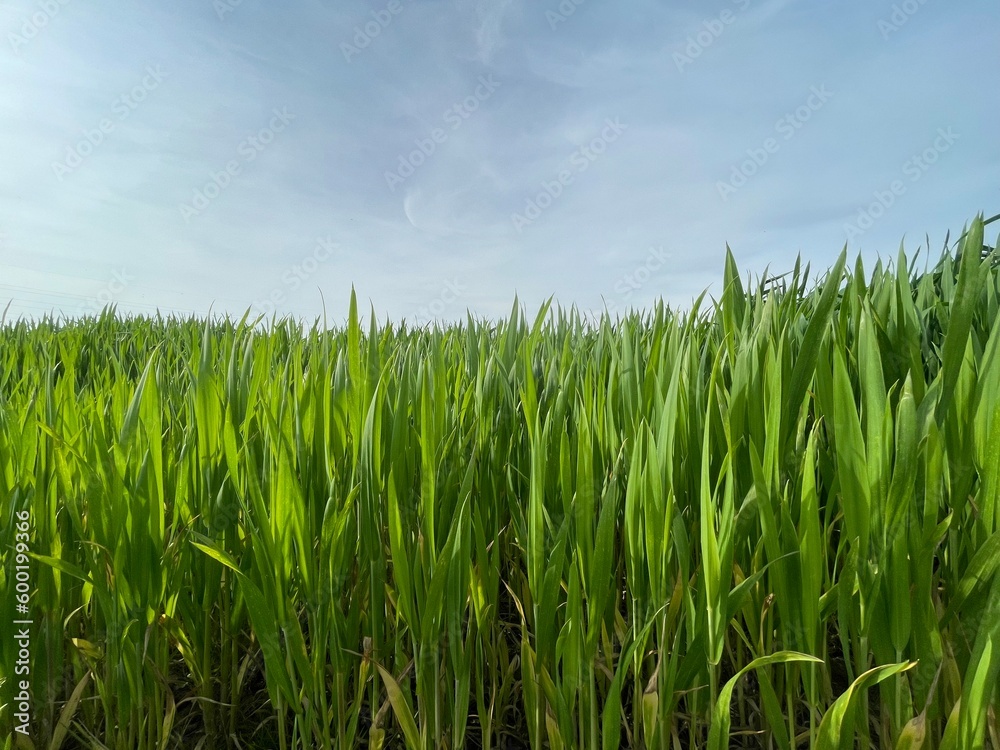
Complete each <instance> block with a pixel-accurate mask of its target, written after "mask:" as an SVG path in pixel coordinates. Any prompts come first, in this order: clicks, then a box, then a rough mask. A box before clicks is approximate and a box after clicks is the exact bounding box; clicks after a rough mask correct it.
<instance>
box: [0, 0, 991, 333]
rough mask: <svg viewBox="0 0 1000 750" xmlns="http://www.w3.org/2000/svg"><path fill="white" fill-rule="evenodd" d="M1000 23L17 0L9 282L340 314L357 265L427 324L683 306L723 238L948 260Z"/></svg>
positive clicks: (748, 0) (972, 7)
mask: <svg viewBox="0 0 1000 750" xmlns="http://www.w3.org/2000/svg"><path fill="white" fill-rule="evenodd" d="M998 32H1000V5H998V4H997V3H996V2H995V0H991V1H989V2H988V1H986V0H970V1H969V2H963V3H952V4H945V3H944V2H943V1H942V0H924V1H923V2H921V1H920V0H907V2H903V3H899V2H890V1H889V0H876V1H875V2H872V1H871V0H866V2H861V1H860V0H851V1H850V2H844V3H837V4H832V3H831V4H825V3H824V4H821V3H807V2H794V1H792V0H718V2H711V3H694V2H669V3H668V2H652V0H622V1H621V2H616V3H610V2H598V1H597V0H563V2H562V3H560V2H558V1H557V0H543V1H541V2H532V3H529V2H527V1H526V0H493V1H492V2H474V1H473V0H468V1H465V2H458V1H457V0H455V1H452V2H446V1H445V0H384V1H383V0H375V1H374V2H369V3H361V2H353V1H351V0H341V1H339V2H336V3H334V2H326V1H323V2H320V1H318V0H313V1H310V2H303V1H298V0H291V1H290V2H288V3H283V4H278V3H265V2H262V1H259V0H242V1H240V0H216V1H215V2H213V1H212V0H177V1H176V2H171V3H169V4H168V3H163V2H160V3H152V2H142V1H138V2H133V3H129V4H119V3H114V4H112V3H109V2H103V1H101V0H93V1H92V2H84V0H35V1H34V2H29V1H27V0H14V1H13V2H4V3H3V5H2V6H0V33H2V37H3V38H0V133H2V134H3V137H2V138H0V308H2V307H3V306H5V305H6V304H7V302H8V301H12V302H11V307H10V312H9V313H8V317H9V316H11V315H15V316H17V315H30V316H37V315H40V314H42V313H43V312H45V311H49V310H55V311H57V312H62V313H64V314H66V315H78V314H80V313H81V312H89V311H91V310H93V309H95V308H98V307H100V306H101V304H102V303H104V302H113V303H115V304H117V305H118V307H119V309H120V310H123V311H129V312H134V313H152V312H153V311H155V310H156V309H160V310H162V311H164V312H174V311H176V312H184V313H190V312H196V313H199V314H205V313H206V312H207V311H208V310H209V308H210V307H211V309H212V310H213V311H215V312H230V313H233V314H235V315H240V314H242V313H243V311H244V310H246V309H247V308H248V307H251V306H252V307H253V309H254V310H255V311H258V312H267V313H269V312H272V311H274V312H276V313H277V314H278V315H294V316H304V317H306V318H308V319H310V320H311V319H313V318H315V317H316V316H319V315H321V314H322V309H323V308H322V298H321V296H320V292H321V291H322V294H323V296H324V297H325V300H326V305H327V311H328V314H329V317H330V318H331V320H337V319H343V316H344V314H345V312H346V307H347V299H348V295H349V293H350V288H351V286H352V284H353V285H354V286H355V287H356V289H357V291H358V295H359V299H360V300H361V301H362V302H363V303H364V304H365V306H367V305H368V304H369V303H370V304H372V305H374V308H375V310H376V312H377V313H378V315H379V317H380V318H384V317H390V318H393V319H396V320H398V319H400V318H404V317H405V318H406V319H407V320H410V321H416V322H423V321H425V320H427V319H429V318H441V319H454V318H461V317H464V315H465V311H466V309H469V310H471V311H472V312H473V314H475V315H477V316H490V317H496V316H501V315H504V314H505V313H506V312H507V311H509V309H510V306H511V303H512V301H513V298H514V295H515V293H516V294H517V295H518V297H519V299H520V300H521V301H522V302H524V303H525V304H526V305H527V306H528V308H529V310H530V309H532V308H534V307H536V306H537V305H538V304H540V303H541V302H542V301H543V300H544V299H546V298H547V297H549V296H550V295H555V298H556V300H557V301H559V302H560V303H562V304H563V305H567V306H568V305H571V304H575V305H577V306H578V307H579V308H580V309H582V310H585V311H591V310H597V309H601V308H603V307H604V306H605V305H607V307H608V308H609V309H611V310H614V311H617V310H624V309H626V308H629V307H643V306H648V305H650V304H651V303H652V302H653V301H654V300H656V299H657V298H660V297H662V298H664V299H665V300H667V301H668V302H670V303H671V304H673V305H675V306H685V305H687V304H689V303H690V302H691V300H692V298H693V297H695V296H697V295H698V294H699V293H700V292H701V291H702V290H704V289H706V288H708V289H709V290H710V292H711V291H716V292H717V291H718V289H719V284H720V281H721V276H722V268H723V258H724V254H725V249H726V244H727V243H728V244H729V245H730V246H731V248H732V250H733V252H734V254H735V256H736V258H737V261H738V263H739V265H740V268H741V270H743V271H744V274H745V273H747V272H750V273H753V274H759V273H762V272H763V271H764V270H765V268H766V267H768V266H769V267H770V268H771V270H773V271H777V272H783V271H785V270H787V269H789V268H790V267H791V265H792V264H793V263H794V260H795V257H796V255H797V254H801V255H802V257H803V259H804V260H805V261H808V262H810V263H811V264H812V267H813V269H814V270H823V269H826V268H827V267H829V265H830V264H831V263H832V262H833V261H834V260H835V258H836V256H837V254H838V253H839V252H840V250H841V248H842V247H843V246H844V244H845V242H847V243H848V247H849V251H850V253H851V256H852V257H853V256H854V254H855V253H857V252H861V253H862V254H863V255H864V257H865V258H866V260H869V259H871V260H873V259H874V258H875V257H876V255H877V254H879V253H881V254H882V255H883V257H889V256H894V255H895V253H896V251H897V249H898V247H899V243H900V241H901V240H904V239H905V246H906V247H907V248H908V249H909V250H910V251H911V252H912V251H915V250H916V249H917V247H918V246H921V245H923V246H925V247H926V236H927V235H929V237H930V242H931V247H932V251H933V254H934V256H935V257H936V256H937V253H938V252H939V251H940V248H941V245H942V243H943V241H944V237H945V232H946V231H948V230H949V229H950V230H951V231H952V233H953V235H954V234H956V233H957V232H959V231H960V230H961V228H962V226H963V224H964V223H965V222H966V221H967V220H968V219H970V218H971V217H972V216H974V215H975V214H976V213H978V212H980V211H982V212H984V213H985V214H986V215H988V216H989V215H992V214H994V213H997V212H1000V179H998V176H1000V138H998V137H997V133H998V132H1000V130H998V123H1000V99H998V97H997V96H996V77H997V73H998V72H1000V46H998V45H997V39H998V38H1000V35H998ZM992 229H993V230H994V231H993V232H992V234H991V241H992V239H993V238H995V234H996V232H995V227H992ZM925 253H926V250H925V251H924V255H923V256H922V257H926V254H925ZM869 262H870V260H869Z"/></svg>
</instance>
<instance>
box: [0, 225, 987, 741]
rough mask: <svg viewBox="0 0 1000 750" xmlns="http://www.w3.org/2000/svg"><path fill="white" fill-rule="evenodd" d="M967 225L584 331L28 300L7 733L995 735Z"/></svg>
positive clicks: (5, 596) (1, 430)
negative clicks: (936, 242) (130, 311)
mask: <svg viewBox="0 0 1000 750" xmlns="http://www.w3.org/2000/svg"><path fill="white" fill-rule="evenodd" d="M986 239H988V238H984V224H983V221H982V218H979V219H977V220H976V221H974V222H973V223H972V224H971V225H970V227H969V229H968V232H967V233H966V234H965V235H964V237H963V239H962V241H961V243H960V247H959V248H958V250H959V252H958V253H956V252H951V253H947V252H946V253H945V254H943V255H942V258H941V260H940V262H937V261H936V260H935V262H934V263H931V264H930V265H931V266H933V268H930V269H929V270H927V271H921V270H917V269H916V268H915V267H914V265H915V264H913V263H911V262H910V261H908V260H907V258H906V257H905V255H904V253H903V252H902V251H900V253H899V256H898V258H896V259H895V260H893V261H892V262H891V263H886V264H882V263H880V264H878V265H877V266H876V267H875V268H874V269H863V268H862V264H861V262H860V260H859V261H857V263H856V264H854V267H853V268H852V267H851V266H850V265H849V264H848V263H847V255H846V252H845V254H844V255H842V256H841V258H840V260H839V261H838V262H837V264H836V265H835V266H834V267H833V269H832V270H830V271H829V272H828V273H826V274H825V275H824V276H822V277H821V278H819V279H817V280H816V281H813V279H812V278H811V277H810V274H808V272H806V271H804V270H802V269H800V268H798V267H796V269H795V270H794V272H792V273H791V274H789V275H787V276H785V277H783V278H782V279H781V280H779V281H778V282H769V283H766V284H764V283H762V284H759V285H758V286H757V288H756V289H747V288H745V287H744V285H743V283H741V280H740V276H739V273H738V270H737V268H736V265H735V263H734V262H733V260H732V257H731V256H730V257H729V258H728V259H727V263H726V267H725V286H724V291H723V292H722V293H721V295H720V297H719V299H718V300H713V299H710V298H705V297H703V298H702V299H699V300H698V301H697V302H696V303H694V305H693V308H692V309H690V310H686V311H684V312H675V311H672V310H670V309H668V308H666V307H664V306H658V307H656V308H655V309H653V310H651V311H648V312H646V313H643V314H641V315H638V314H633V315H630V316H628V317H624V318H621V319H619V320H610V319H607V318H605V319H603V320H600V321H598V322H597V323H596V324H594V323H592V322H589V321H585V320H582V319H581V317H580V316H579V315H578V314H577V313H575V312H573V311H567V310H563V309H556V308H549V306H548V305H546V306H544V307H543V308H542V309H541V310H539V311H538V312H537V314H532V315H530V316H528V317H525V315H524V312H523V311H522V310H521V309H520V307H519V306H518V305H517V304H516V303H515V305H514V309H513V310H512V312H511V314H510V316H509V317H508V318H507V319H506V320H503V321H500V322H489V321H478V320H473V319H469V320H468V321H467V322H466V323H463V324H461V325H453V326H448V327H443V328H442V327H436V328H426V329H420V330H409V329H406V328H401V327H398V326H392V325H389V324H379V323H378V322H377V321H376V319H375V317H374V315H373V316H372V317H371V320H370V323H364V322H363V321H362V320H361V319H360V318H359V313H358V309H357V304H356V302H355V300H354V299H352V300H351V304H350V314H349V319H348V322H347V324H346V325H345V326H343V327H341V328H340V329H338V330H334V331H326V330H325V329H324V328H323V327H322V326H321V325H317V326H316V327H314V328H313V329H312V330H305V331H303V330H301V329H300V328H299V326H297V325H296V324H293V323H291V322H285V323H278V324H276V325H273V326H268V327H267V328H266V329H265V328H262V327H260V326H254V325H252V321H251V322H248V321H247V320H246V319H244V320H242V321H238V322H237V321H230V320H217V321H211V322H205V321H198V320H177V319H149V318H128V319H123V318H121V317H116V316H115V315H114V314H112V313H111V312H110V311H109V312H106V313H105V314H104V315H102V316H100V317H97V318H90V319H86V320H82V321H73V322H58V321H53V320H43V321H40V322H35V323H28V322H24V321H18V322H11V321H7V322H6V324H5V325H4V326H3V327H2V328H0V602H2V603H3V611H2V612H0V679H2V681H3V684H2V686H0V728H2V729H3V731H4V735H3V736H2V737H0V748H6V749H8V750H9V748H12V747H22V746H24V747H28V746H33V747H35V748H52V750H56V749H57V748H63V749H64V750H65V749H67V748H111V749H112V750H152V749H153V748H164V749H166V748H201V749H202V750H217V749H220V748H243V749H247V750H251V749H264V748H267V749H269V750H270V749H272V748H278V749H280V750H290V749H292V748H295V749H302V750H305V749H306V748H354V747H370V748H379V747H382V748H401V747H407V748H465V747H469V748H480V747H481V748H498V749H504V748H508V749H512V748H526V747H531V748H542V747H549V748H602V747H603V748H618V747H634V748H671V750H673V749H674V748H676V749H678V750H679V749H681V748H713V749H722V748H729V747H745V748H755V747H761V748H779V749H782V750H786V749H788V748H794V747H798V748H806V747H810V748H855V747H860V748H898V749H899V750H903V749H904V748H911V749H916V748H926V749H927V750H930V749H931V748H954V749H956V750H977V749H980V748H993V749H994V750H1000V721H998V714H1000V690H998V685H1000V573H998V570H1000V325H998V324H997V320H998V317H1000V268H998V266H997V262H998V259H997V256H996V253H995V252H992V253H988V254H987V253H983V252H981V249H982V248H984V246H985V241H986ZM957 257H960V260H956V258H957ZM935 263H936V265H935ZM921 265H924V263H923V262H921ZM19 523H20V524H22V526H21V529H22V531H20V532H19ZM23 529H28V531H23ZM19 533H20V534H22V535H23V536H22V537H19V536H18V535H19ZM18 544H21V545H22V546H21V547H20V548H19V547H18ZM19 549H20V550H21V551H20V553H19V552H18V550H19ZM19 554H20V555H21V557H20V558H19V557H18V555H19ZM18 560H21V561H22V562H24V561H30V564H28V565H27V570H28V571H29V575H30V581H29V582H28V583H26V584H25V585H24V587H22V588H26V589H30V599H29V600H28V601H29V604H28V605H27V607H26V610H27V612H26V613H25V612H21V613H20V614H19V613H18V612H17V611H16V609H15V603H16V602H19V601H20V600H18V599H17V595H18V593H19V592H20V591H21V589H19V588H18V583H19V580H20V579H18V578H17V573H18V570H19V569H18ZM22 577H23V576H22ZM24 618H28V619H30V620H32V624H31V625H30V626H29V630H30V648H29V649H28V650H29V651H30V672H29V675H28V678H29V679H28V681H29V682H30V688H31V690H30V692H31V699H30V702H29V704H30V709H29V712H28V713H29V715H30V722H29V724H30V726H29V727H28V735H24V734H22V733H19V732H13V733H10V728H11V727H14V726H15V725H20V724H21V723H22V722H21V721H19V720H17V714H18V713H19V706H20V705H22V703H23V702H22V701H19V700H17V693H18V691H19V681H20V680H21V679H24V677H21V676H18V675H17V674H15V665H16V664H18V662H19V654H20V646H21V645H23V644H24V643H25V641H24V640H21V641H19V640H17V639H16V636H17V635H18V632H19V631H18V627H19V626H17V625H15V624H14V621H15V620H17V619H24ZM28 737H30V741H31V742H33V745H29V744H27V743H28V741H29V740H28Z"/></svg>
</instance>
